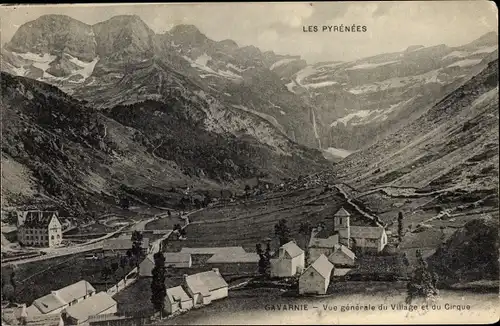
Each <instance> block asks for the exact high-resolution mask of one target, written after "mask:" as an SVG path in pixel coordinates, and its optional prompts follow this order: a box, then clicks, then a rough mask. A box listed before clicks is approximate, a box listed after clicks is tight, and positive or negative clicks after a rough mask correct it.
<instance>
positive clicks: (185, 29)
mask: <svg viewBox="0 0 500 326" xmlns="http://www.w3.org/2000/svg"><path fill="white" fill-rule="evenodd" d="M170 33H171V34H173V35H190V34H191V35H192V34H202V33H201V32H200V30H199V29H198V28H197V27H196V26H195V25H191V24H180V25H175V26H174V27H172V29H171V30H170Z"/></svg>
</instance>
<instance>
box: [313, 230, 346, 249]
mask: <svg viewBox="0 0 500 326" xmlns="http://www.w3.org/2000/svg"><path fill="white" fill-rule="evenodd" d="M338 243H339V235H338V233H335V234H331V233H330V235H329V236H328V237H325V238H321V237H318V233H316V234H314V233H313V234H312V236H311V239H310V240H309V247H316V248H333V247H334V246H335V245H336V244H338Z"/></svg>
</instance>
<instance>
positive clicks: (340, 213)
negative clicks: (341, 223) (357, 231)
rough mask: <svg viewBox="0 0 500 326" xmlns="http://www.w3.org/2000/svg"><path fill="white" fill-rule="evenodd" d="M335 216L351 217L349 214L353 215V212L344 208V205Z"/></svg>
mask: <svg viewBox="0 0 500 326" xmlns="http://www.w3.org/2000/svg"><path fill="white" fill-rule="evenodd" d="M334 216H338V217H349V216H351V214H349V212H348V211H346V210H345V209H344V207H341V208H340V209H339V210H338V211H337V213H335V215H334Z"/></svg>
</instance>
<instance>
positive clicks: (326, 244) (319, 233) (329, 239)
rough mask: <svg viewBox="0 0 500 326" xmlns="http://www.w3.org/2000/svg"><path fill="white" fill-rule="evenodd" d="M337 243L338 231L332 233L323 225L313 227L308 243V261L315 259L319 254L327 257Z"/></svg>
mask: <svg viewBox="0 0 500 326" xmlns="http://www.w3.org/2000/svg"><path fill="white" fill-rule="evenodd" d="M338 243H339V235H338V233H336V234H332V232H331V230H328V229H327V228H323V227H317V228H315V229H313V230H312V232H311V239H310V240H309V244H308V251H309V261H315V260H316V259H318V258H319V256H321V255H325V256H327V257H328V256H329V255H330V254H332V253H333V252H334V251H335V246H336V245H338Z"/></svg>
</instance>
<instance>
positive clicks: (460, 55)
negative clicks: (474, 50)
mask: <svg viewBox="0 0 500 326" xmlns="http://www.w3.org/2000/svg"><path fill="white" fill-rule="evenodd" d="M469 55H470V54H469V52H465V51H453V52H451V53H448V54H447V55H445V56H444V57H443V60H444V59H448V58H466V57H468V56H469Z"/></svg>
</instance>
